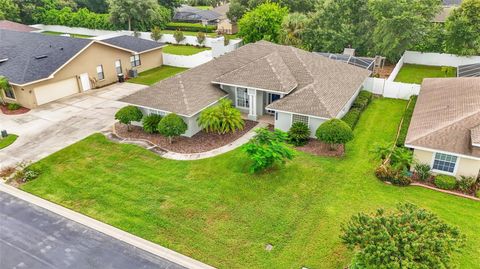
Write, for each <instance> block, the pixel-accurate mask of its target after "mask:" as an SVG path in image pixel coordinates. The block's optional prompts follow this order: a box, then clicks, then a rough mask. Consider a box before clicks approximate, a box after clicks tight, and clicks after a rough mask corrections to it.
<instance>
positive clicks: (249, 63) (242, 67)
mask: <svg viewBox="0 0 480 269" xmlns="http://www.w3.org/2000/svg"><path fill="white" fill-rule="evenodd" d="M273 53H275V52H270V53H268V54H266V55H265V56H262V57H260V58H258V59H255V60H254V61H250V62H248V63H247V64H244V65H242V66H240V67H239V68H237V69H233V70H231V71H229V72H227V73H225V74H222V75H220V76H218V77H216V78H215V79H216V80H217V79H220V78H222V77H224V76H226V75H228V74H230V73H233V72H235V71H239V70H241V69H244V68H246V67H247V66H249V65H251V64H253V63H256V62H258V61H260V60H263V59H264V58H266V57H268V56H269V55H270V54H273Z"/></svg>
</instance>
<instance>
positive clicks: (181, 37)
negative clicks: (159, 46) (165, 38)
mask: <svg viewBox="0 0 480 269" xmlns="http://www.w3.org/2000/svg"><path fill="white" fill-rule="evenodd" d="M173 37H174V38H175V41H177V44H180V42H182V41H183V40H185V35H183V32H182V31H180V30H176V31H175V33H173Z"/></svg>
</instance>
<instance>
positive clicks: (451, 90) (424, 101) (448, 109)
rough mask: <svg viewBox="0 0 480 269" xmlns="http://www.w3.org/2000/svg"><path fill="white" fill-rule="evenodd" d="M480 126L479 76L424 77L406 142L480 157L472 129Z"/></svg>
mask: <svg viewBox="0 0 480 269" xmlns="http://www.w3.org/2000/svg"><path fill="white" fill-rule="evenodd" d="M479 125H480V78H440V79H424V80H423V83H422V88H421V90H420V95H419V96H418V100H417V104H416V106H415V110H414V112H413V117H412V121H411V123H410V127H409V129H408V134H407V139H406V144H407V145H411V146H414V147H415V146H417V147H424V148H429V149H434V150H442V151H447V152H452V153H458V154H463V155H469V156H474V157H480V154H479V152H478V151H473V150H472V138H473V139H474V140H475V139H476V138H475V137H472V135H471V134H472V130H473V132H474V133H475V130H476V129H477V128H478V126H479Z"/></svg>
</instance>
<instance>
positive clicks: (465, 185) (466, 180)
mask: <svg viewBox="0 0 480 269" xmlns="http://www.w3.org/2000/svg"><path fill="white" fill-rule="evenodd" d="M475 183H477V179H476V178H474V177H467V176H460V179H459V180H458V189H459V190H461V191H462V192H469V191H471V190H472V188H473V187H474V186H475Z"/></svg>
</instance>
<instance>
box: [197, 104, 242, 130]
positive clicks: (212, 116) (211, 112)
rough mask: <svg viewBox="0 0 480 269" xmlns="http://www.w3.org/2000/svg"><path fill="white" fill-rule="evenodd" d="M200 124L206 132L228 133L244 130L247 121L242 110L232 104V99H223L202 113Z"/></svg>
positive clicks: (199, 119)
mask: <svg viewBox="0 0 480 269" xmlns="http://www.w3.org/2000/svg"><path fill="white" fill-rule="evenodd" d="M198 124H199V125H200V126H201V127H202V128H203V129H204V130H205V131H206V132H217V133H219V134H226V133H234V132H235V131H237V130H243V128H244V126H245V121H244V120H243V119H242V115H241V113H240V111H239V110H238V109H236V108H234V107H233V106H232V101H230V100H228V99H222V100H221V101H220V104H218V105H217V106H214V107H210V108H207V109H205V110H204V111H203V112H202V113H201V114H200V117H199V118H198Z"/></svg>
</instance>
